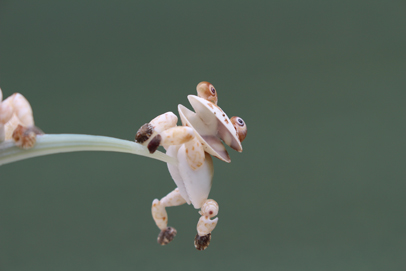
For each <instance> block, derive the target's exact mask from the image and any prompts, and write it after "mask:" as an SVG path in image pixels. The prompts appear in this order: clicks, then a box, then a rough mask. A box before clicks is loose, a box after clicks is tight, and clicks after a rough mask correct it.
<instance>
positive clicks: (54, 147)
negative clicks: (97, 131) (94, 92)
mask: <svg viewBox="0 0 406 271" xmlns="http://www.w3.org/2000/svg"><path fill="white" fill-rule="evenodd" d="M76 151H112V152H125V153H132V154H137V155H142V156H146V157H150V158H154V159H157V160H161V161H163V162H166V163H171V164H177V160H176V159H175V158H173V157H170V156H168V155H166V154H164V153H162V152H160V151H156V152H155V153H153V154H150V153H149V151H148V149H147V148H146V147H145V146H142V145H141V144H138V143H135V142H131V141H127V140H122V139H118V138H113V137H107V136H94V135H75V134H58V135H53V134H45V135H38V136H37V143H36V144H35V146H34V147H33V148H31V149H28V150H24V149H20V148H18V147H17V146H16V145H15V144H14V141H13V140H6V141H4V142H2V143H0V166H1V165H4V164H8V163H12V162H17V161H20V160H24V159H27V158H31V157H37V156H42V155H48V154H54V153H63V152H76Z"/></svg>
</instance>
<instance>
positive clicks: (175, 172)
mask: <svg viewBox="0 0 406 271" xmlns="http://www.w3.org/2000/svg"><path fill="white" fill-rule="evenodd" d="M180 146H181V145H172V146H169V147H168V150H167V151H166V154H167V155H169V156H172V157H174V158H177V156H178V151H179V148H180ZM167 165H168V170H169V173H170V174H171V177H172V179H173V181H174V182H175V184H176V186H177V187H178V188H179V192H180V195H181V196H182V197H183V198H184V199H185V200H186V203H187V204H190V199H189V195H188V193H187V192H186V187H185V184H184V183H183V179H182V176H181V175H180V172H179V169H178V166H175V165H173V164H169V163H168V164H167Z"/></svg>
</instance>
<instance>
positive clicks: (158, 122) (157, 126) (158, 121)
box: [149, 112, 178, 133]
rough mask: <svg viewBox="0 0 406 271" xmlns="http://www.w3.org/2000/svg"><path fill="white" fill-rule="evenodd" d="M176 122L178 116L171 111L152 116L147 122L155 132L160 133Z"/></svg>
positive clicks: (173, 125)
mask: <svg viewBox="0 0 406 271" xmlns="http://www.w3.org/2000/svg"><path fill="white" fill-rule="evenodd" d="M177 122H178V117H177V116H176V115H175V114H173V113H172V112H166V113H164V114H162V115H159V116H158V117H156V118H154V119H153V120H151V121H150V122H149V123H150V124H151V125H152V127H153V129H154V130H155V131H156V132H157V133H160V132H162V131H164V130H167V129H169V128H172V127H175V126H176V123H177Z"/></svg>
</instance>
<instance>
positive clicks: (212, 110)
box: [187, 95, 242, 152]
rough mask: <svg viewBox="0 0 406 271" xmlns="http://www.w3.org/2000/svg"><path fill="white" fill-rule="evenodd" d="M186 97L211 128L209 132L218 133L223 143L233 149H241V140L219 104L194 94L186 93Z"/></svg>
mask: <svg viewBox="0 0 406 271" xmlns="http://www.w3.org/2000/svg"><path fill="white" fill-rule="evenodd" d="M187 98H188V99H189V102H190V104H191V105H192V107H193V109H194V110H195V111H196V114H197V115H198V116H199V117H200V118H201V119H202V120H203V122H204V123H205V124H206V125H207V127H209V128H210V129H211V133H213V134H216V135H218V136H219V137H220V138H221V139H222V140H223V141H224V143H226V144H227V145H228V146H230V147H231V148H233V149H234V150H236V151H239V152H241V151H242V146H241V142H240V140H239V139H238V137H237V134H236V132H235V129H234V126H233V124H232V123H231V121H230V119H229V118H228V116H227V114H226V113H224V111H223V110H222V109H221V108H220V107H219V106H217V105H215V104H213V103H212V102H209V101H207V100H205V99H203V98H200V97H197V96H195V95H188V96H187Z"/></svg>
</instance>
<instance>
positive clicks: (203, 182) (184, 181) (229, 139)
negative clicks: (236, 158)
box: [135, 82, 247, 250]
mask: <svg viewBox="0 0 406 271" xmlns="http://www.w3.org/2000/svg"><path fill="white" fill-rule="evenodd" d="M196 89H197V93H198V96H195V95H189V96H188V100H189V102H190V103H191V105H192V107H193V108H194V110H195V112H193V111H191V110H189V109H187V108H186V107H184V106H183V105H178V111H179V115H180V118H181V122H182V126H176V123H177V121H178V118H177V117H176V115H175V114H173V113H172V112H167V113H165V114H162V115H160V116H158V117H156V118H155V119H153V120H152V121H151V122H149V123H146V124H144V125H143V126H141V128H140V129H139V130H138V132H137V135H136V138H135V140H136V142H138V143H141V144H143V145H145V146H148V149H149V151H150V152H151V153H153V152H155V150H156V149H157V148H158V147H159V146H160V145H161V146H163V147H164V148H165V149H166V154H168V155H169V156H172V157H175V158H177V159H178V165H177V166H174V165H172V164H168V169H169V172H170V174H171V176H172V179H173V180H174V181H175V184H176V185H177V188H176V189H175V190H174V191H172V192H170V193H169V194H168V195H166V196H165V197H163V198H162V199H161V200H158V199H155V200H154V201H153V202H152V217H153V219H154V221H155V223H156V225H157V226H158V228H159V229H160V230H161V232H160V234H159V235H158V243H159V244H161V245H166V244H168V243H169V242H170V241H172V240H173V238H174V237H175V235H176V233H177V232H176V230H175V229H174V228H172V227H168V226H167V225H168V214H167V212H166V210H165V208H166V207H170V206H178V205H182V204H184V203H188V204H192V205H193V206H194V207H195V208H196V209H200V212H199V213H200V215H201V217H200V219H199V222H198V224H197V235H196V237H195V242H194V243H195V247H196V248H197V249H198V250H204V249H206V248H207V247H208V245H209V243H210V240H211V232H212V231H213V230H214V228H215V227H216V225H217V222H218V218H214V219H212V218H213V217H215V216H216V215H217V213H218V211H219V206H218V204H217V202H216V201H214V200H212V199H208V196H209V193H210V189H211V185H212V179H213V161H212V158H211V155H213V156H214V157H216V158H218V159H220V160H222V161H225V162H227V163H229V162H230V161H231V160H230V157H229V155H228V152H227V150H226V148H225V147H224V145H223V144H222V142H221V140H222V141H223V142H224V143H226V144H227V145H229V146H230V147H231V148H233V149H235V150H236V151H238V152H242V146H241V142H242V141H243V140H244V138H245V136H246V134H247V126H246V125H245V123H244V121H243V120H242V119H241V118H239V117H232V118H231V119H229V118H228V117H227V115H226V114H225V113H224V111H223V110H222V109H221V108H220V107H218V106H217V92H216V89H215V88H214V87H213V85H212V84H210V83H208V82H201V83H199V84H198V85H197V88H196Z"/></svg>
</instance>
